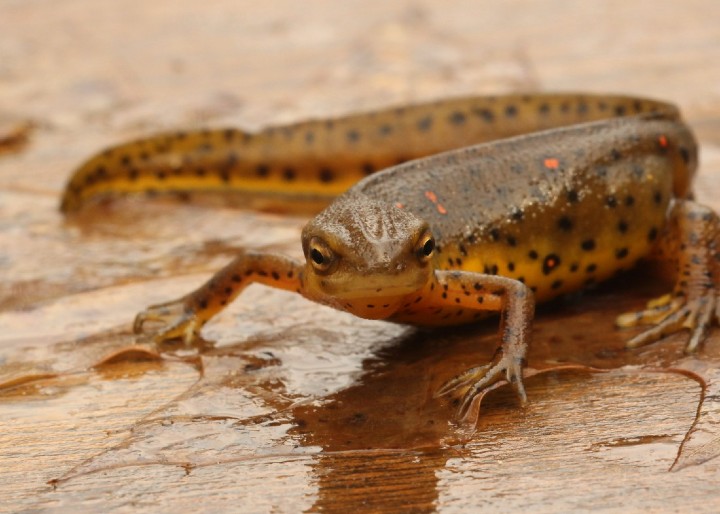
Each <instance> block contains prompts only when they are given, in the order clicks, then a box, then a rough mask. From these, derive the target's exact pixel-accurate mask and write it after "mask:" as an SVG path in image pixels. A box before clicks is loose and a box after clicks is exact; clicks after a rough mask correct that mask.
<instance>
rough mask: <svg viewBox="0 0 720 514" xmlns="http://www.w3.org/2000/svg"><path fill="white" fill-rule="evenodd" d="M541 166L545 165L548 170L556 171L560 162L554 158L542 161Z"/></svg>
mask: <svg viewBox="0 0 720 514" xmlns="http://www.w3.org/2000/svg"><path fill="white" fill-rule="evenodd" d="M543 164H545V167H546V168H547V169H549V170H556V169H557V168H558V166H560V161H558V160H557V159H554V158H548V159H545V161H543Z"/></svg>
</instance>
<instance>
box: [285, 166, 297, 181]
mask: <svg viewBox="0 0 720 514" xmlns="http://www.w3.org/2000/svg"><path fill="white" fill-rule="evenodd" d="M295 177H296V172H295V170H294V169H293V168H285V169H284V170H283V179H285V180H287V181H288V182H291V181H293V180H295Z"/></svg>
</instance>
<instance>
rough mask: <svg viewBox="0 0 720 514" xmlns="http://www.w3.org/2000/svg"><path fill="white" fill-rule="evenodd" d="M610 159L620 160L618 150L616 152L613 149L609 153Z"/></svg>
mask: <svg viewBox="0 0 720 514" xmlns="http://www.w3.org/2000/svg"><path fill="white" fill-rule="evenodd" d="M610 157H611V158H612V160H613V161H619V160H620V159H622V154H621V153H620V151H619V150H616V149H615V148H613V149H612V151H611V152H610Z"/></svg>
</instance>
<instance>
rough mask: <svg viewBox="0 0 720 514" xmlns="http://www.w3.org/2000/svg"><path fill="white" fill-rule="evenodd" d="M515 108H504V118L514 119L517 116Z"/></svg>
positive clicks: (510, 106) (511, 106)
mask: <svg viewBox="0 0 720 514" xmlns="http://www.w3.org/2000/svg"><path fill="white" fill-rule="evenodd" d="M517 112H518V110H517V107H516V106H514V105H508V106H507V107H505V116H506V117H508V118H514V117H515V116H516V115H517Z"/></svg>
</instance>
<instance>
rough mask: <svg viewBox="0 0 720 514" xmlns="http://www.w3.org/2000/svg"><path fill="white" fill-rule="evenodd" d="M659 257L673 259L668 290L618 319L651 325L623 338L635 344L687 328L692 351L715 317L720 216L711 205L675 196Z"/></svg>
mask: <svg viewBox="0 0 720 514" xmlns="http://www.w3.org/2000/svg"><path fill="white" fill-rule="evenodd" d="M658 251H659V253H660V254H661V255H660V257H661V258H673V259H674V260H676V261H677V279H676V284H675V288H674V290H673V292H672V294H667V295H665V296H662V297H660V298H657V299H655V300H652V301H651V302H649V303H648V306H647V309H645V310H643V311H639V312H630V313H626V314H623V315H621V316H619V317H618V318H617V321H616V323H617V325H618V326H621V327H630V326H636V325H640V324H650V325H653V326H652V328H650V329H648V330H646V331H645V332H642V333H641V334H639V335H637V336H635V337H633V338H632V339H631V340H630V341H628V343H627V346H628V347H631V348H635V347H638V346H642V345H645V344H648V343H651V342H653V341H657V340H658V339H662V338H663V337H665V336H667V335H670V334H673V333H675V332H679V331H680V330H682V329H684V328H687V329H689V330H690V338H689V340H688V344H687V347H686V351H687V352H692V351H695V350H696V349H697V347H698V346H699V345H700V344H701V343H702V342H703V341H704V340H705V339H706V338H707V335H708V332H709V331H710V328H711V326H712V324H713V322H720V218H719V217H718V215H717V214H716V213H715V212H713V211H712V209H710V208H708V207H705V206H703V205H700V204H697V203H695V202H692V201H688V200H676V201H675V202H674V204H673V205H672V207H671V210H670V219H669V223H668V228H667V230H666V233H665V234H664V237H663V238H662V240H661V242H660V245H659V248H658Z"/></svg>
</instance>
